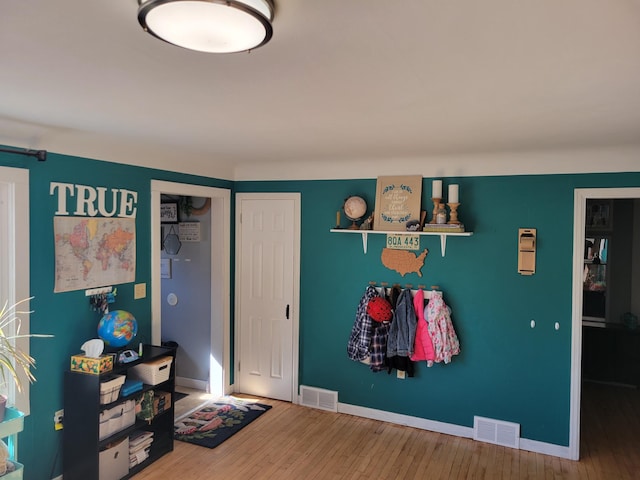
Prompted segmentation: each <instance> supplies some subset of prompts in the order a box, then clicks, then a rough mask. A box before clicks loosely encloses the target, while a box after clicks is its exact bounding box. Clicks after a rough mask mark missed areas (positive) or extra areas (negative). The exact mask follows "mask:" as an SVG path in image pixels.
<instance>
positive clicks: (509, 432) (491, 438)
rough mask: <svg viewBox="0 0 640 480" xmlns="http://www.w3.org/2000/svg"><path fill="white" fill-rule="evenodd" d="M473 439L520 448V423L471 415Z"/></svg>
mask: <svg viewBox="0 0 640 480" xmlns="http://www.w3.org/2000/svg"><path fill="white" fill-rule="evenodd" d="M473 439H474V440H479V441H481V442H487V443H495V444H496V445H502V446H504V447H511V448H520V425H519V424H517V423H511V422H503V421H501V420H493V419H491V418H483V417H473Z"/></svg>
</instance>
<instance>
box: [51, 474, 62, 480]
mask: <svg viewBox="0 0 640 480" xmlns="http://www.w3.org/2000/svg"><path fill="white" fill-rule="evenodd" d="M51 480H62V475H58V476H57V477H56V478H52V479H51Z"/></svg>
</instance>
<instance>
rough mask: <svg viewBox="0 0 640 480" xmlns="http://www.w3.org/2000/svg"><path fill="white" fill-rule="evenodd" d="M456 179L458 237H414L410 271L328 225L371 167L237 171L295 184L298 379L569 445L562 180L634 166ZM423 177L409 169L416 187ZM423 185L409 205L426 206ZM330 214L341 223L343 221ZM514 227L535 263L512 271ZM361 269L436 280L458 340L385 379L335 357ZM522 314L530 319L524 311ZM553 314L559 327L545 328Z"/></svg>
mask: <svg viewBox="0 0 640 480" xmlns="http://www.w3.org/2000/svg"><path fill="white" fill-rule="evenodd" d="M444 183H445V187H444V189H445V192H446V185H447V184H450V183H458V184H459V185H460V200H461V202H462V204H461V206H460V209H459V214H460V219H461V220H462V221H463V222H464V223H465V226H466V229H467V230H468V231H473V232H474V235H473V236H471V237H459V238H450V239H449V240H448V242H447V249H446V257H444V258H443V257H441V255H440V242H439V238H438V237H431V236H428V237H427V236H423V237H421V248H424V247H426V248H428V249H429V255H428V256H427V259H426V261H425V264H424V267H423V269H422V274H423V276H422V277H419V276H418V275H417V274H407V275H405V276H404V277H402V276H400V274H398V273H396V272H395V271H392V270H390V269H387V268H386V267H384V266H383V265H382V263H381V261H380V254H381V251H382V249H383V248H384V241H385V237H384V235H370V236H369V244H368V253H367V254H366V255H364V254H363V250H362V242H361V241H360V237H359V236H354V235H341V234H336V233H330V232H329V229H330V228H332V227H333V226H334V225H335V218H336V211H337V210H339V209H340V207H341V204H342V201H343V200H344V199H345V198H346V197H347V196H348V195H351V194H357V195H361V196H363V197H364V198H365V199H366V201H367V203H368V205H369V206H370V208H369V210H372V209H373V206H374V204H375V191H376V181H375V180H374V179H372V180H341V181H304V182H280V181H274V182H238V183H237V184H236V191H237V192H254V191H272V192H283V191H298V192H301V197H302V238H301V249H302V251H301V266H300V271H301V286H300V292H301V298H300V384H302V385H310V386H315V387H321V388H326V389H330V390H336V391H338V392H339V401H340V402H342V403H347V404H353V405H360V406H365V407H370V408H374V409H380V410H385V411H391V412H396V413H402V414H406V415H412V416H416V417H421V418H427V419H431V420H437V421H441V422H447V423H453V424H457V425H463V426H468V427H471V426H473V416H474V415H480V416H486V417H490V418H496V419H501V420H505V421H512V422H517V423H519V424H521V435H522V437H523V438H527V439H532V440H538V441H542V442H548V443H552V444H557V445H563V446H568V445H569V400H570V374H571V284H572V278H571V271H572V255H573V253H572V252H573V190H574V188H592V187H612V186H615V187H624V186H639V185H640V173H626V174H597V175H538V176H504V177H475V178H469V177H463V178H447V179H445V181H444ZM430 191H431V179H426V178H425V179H424V180H423V192H430ZM427 197H428V194H424V193H423V203H422V205H423V208H424V209H427V210H431V208H432V207H431V205H430V203H429V200H428V198H427ZM342 218H343V226H346V225H347V222H346V220H345V219H344V215H343V216H342ZM518 228H537V233H538V251H537V271H536V274H535V275H533V276H521V275H519V274H518V273H517V243H516V242H517V233H518ZM369 281H376V282H388V283H389V284H390V285H391V284H394V283H400V284H402V285H404V284H407V283H410V284H413V285H414V286H416V285H419V284H422V285H426V286H431V285H439V286H440V288H441V290H442V291H443V292H444V298H445V301H446V302H447V303H448V304H449V306H450V307H451V309H452V311H453V316H452V318H453V322H454V326H455V328H456V330H457V333H458V335H459V338H460V342H461V349H462V351H461V354H460V355H459V356H457V357H454V360H453V361H452V363H451V364H449V365H435V366H434V367H432V368H427V367H426V365H425V364H424V362H423V363H421V364H418V366H417V373H416V376H415V377H414V378H407V379H405V380H399V379H397V378H396V376H395V372H394V373H393V374H392V375H388V374H387V373H386V372H380V373H373V372H371V371H370V370H369V368H368V366H366V365H364V364H360V363H357V362H353V361H351V360H349V359H348V358H347V355H346V345H347V340H348V338H349V334H350V331H351V327H352V326H353V321H354V318H355V311H356V308H357V305H358V302H359V300H360V298H361V296H362V294H363V293H364V290H365V288H366V287H367V284H368V283H369ZM532 319H535V320H536V327H535V329H531V327H530V321H531V320H532ZM555 322H559V323H560V329H559V330H558V331H556V330H555V328H554V324H555Z"/></svg>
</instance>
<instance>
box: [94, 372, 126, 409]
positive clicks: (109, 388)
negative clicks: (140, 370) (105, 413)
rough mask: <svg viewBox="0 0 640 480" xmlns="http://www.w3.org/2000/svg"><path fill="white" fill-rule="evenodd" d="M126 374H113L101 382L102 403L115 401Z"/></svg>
mask: <svg viewBox="0 0 640 480" xmlns="http://www.w3.org/2000/svg"><path fill="white" fill-rule="evenodd" d="M126 378H127V377H126V375H112V376H111V377H108V379H107V380H106V381H104V382H100V404H101V405H104V404H106V403H111V402H115V401H116V400H117V399H118V396H119V395H120V387H122V385H123V384H124V381H125V379H126Z"/></svg>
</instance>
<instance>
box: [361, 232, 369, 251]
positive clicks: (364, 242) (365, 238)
mask: <svg viewBox="0 0 640 480" xmlns="http://www.w3.org/2000/svg"><path fill="white" fill-rule="evenodd" d="M368 239H369V234H368V233H367V232H362V250H364V254H365V255H366V254H367V242H368Z"/></svg>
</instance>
